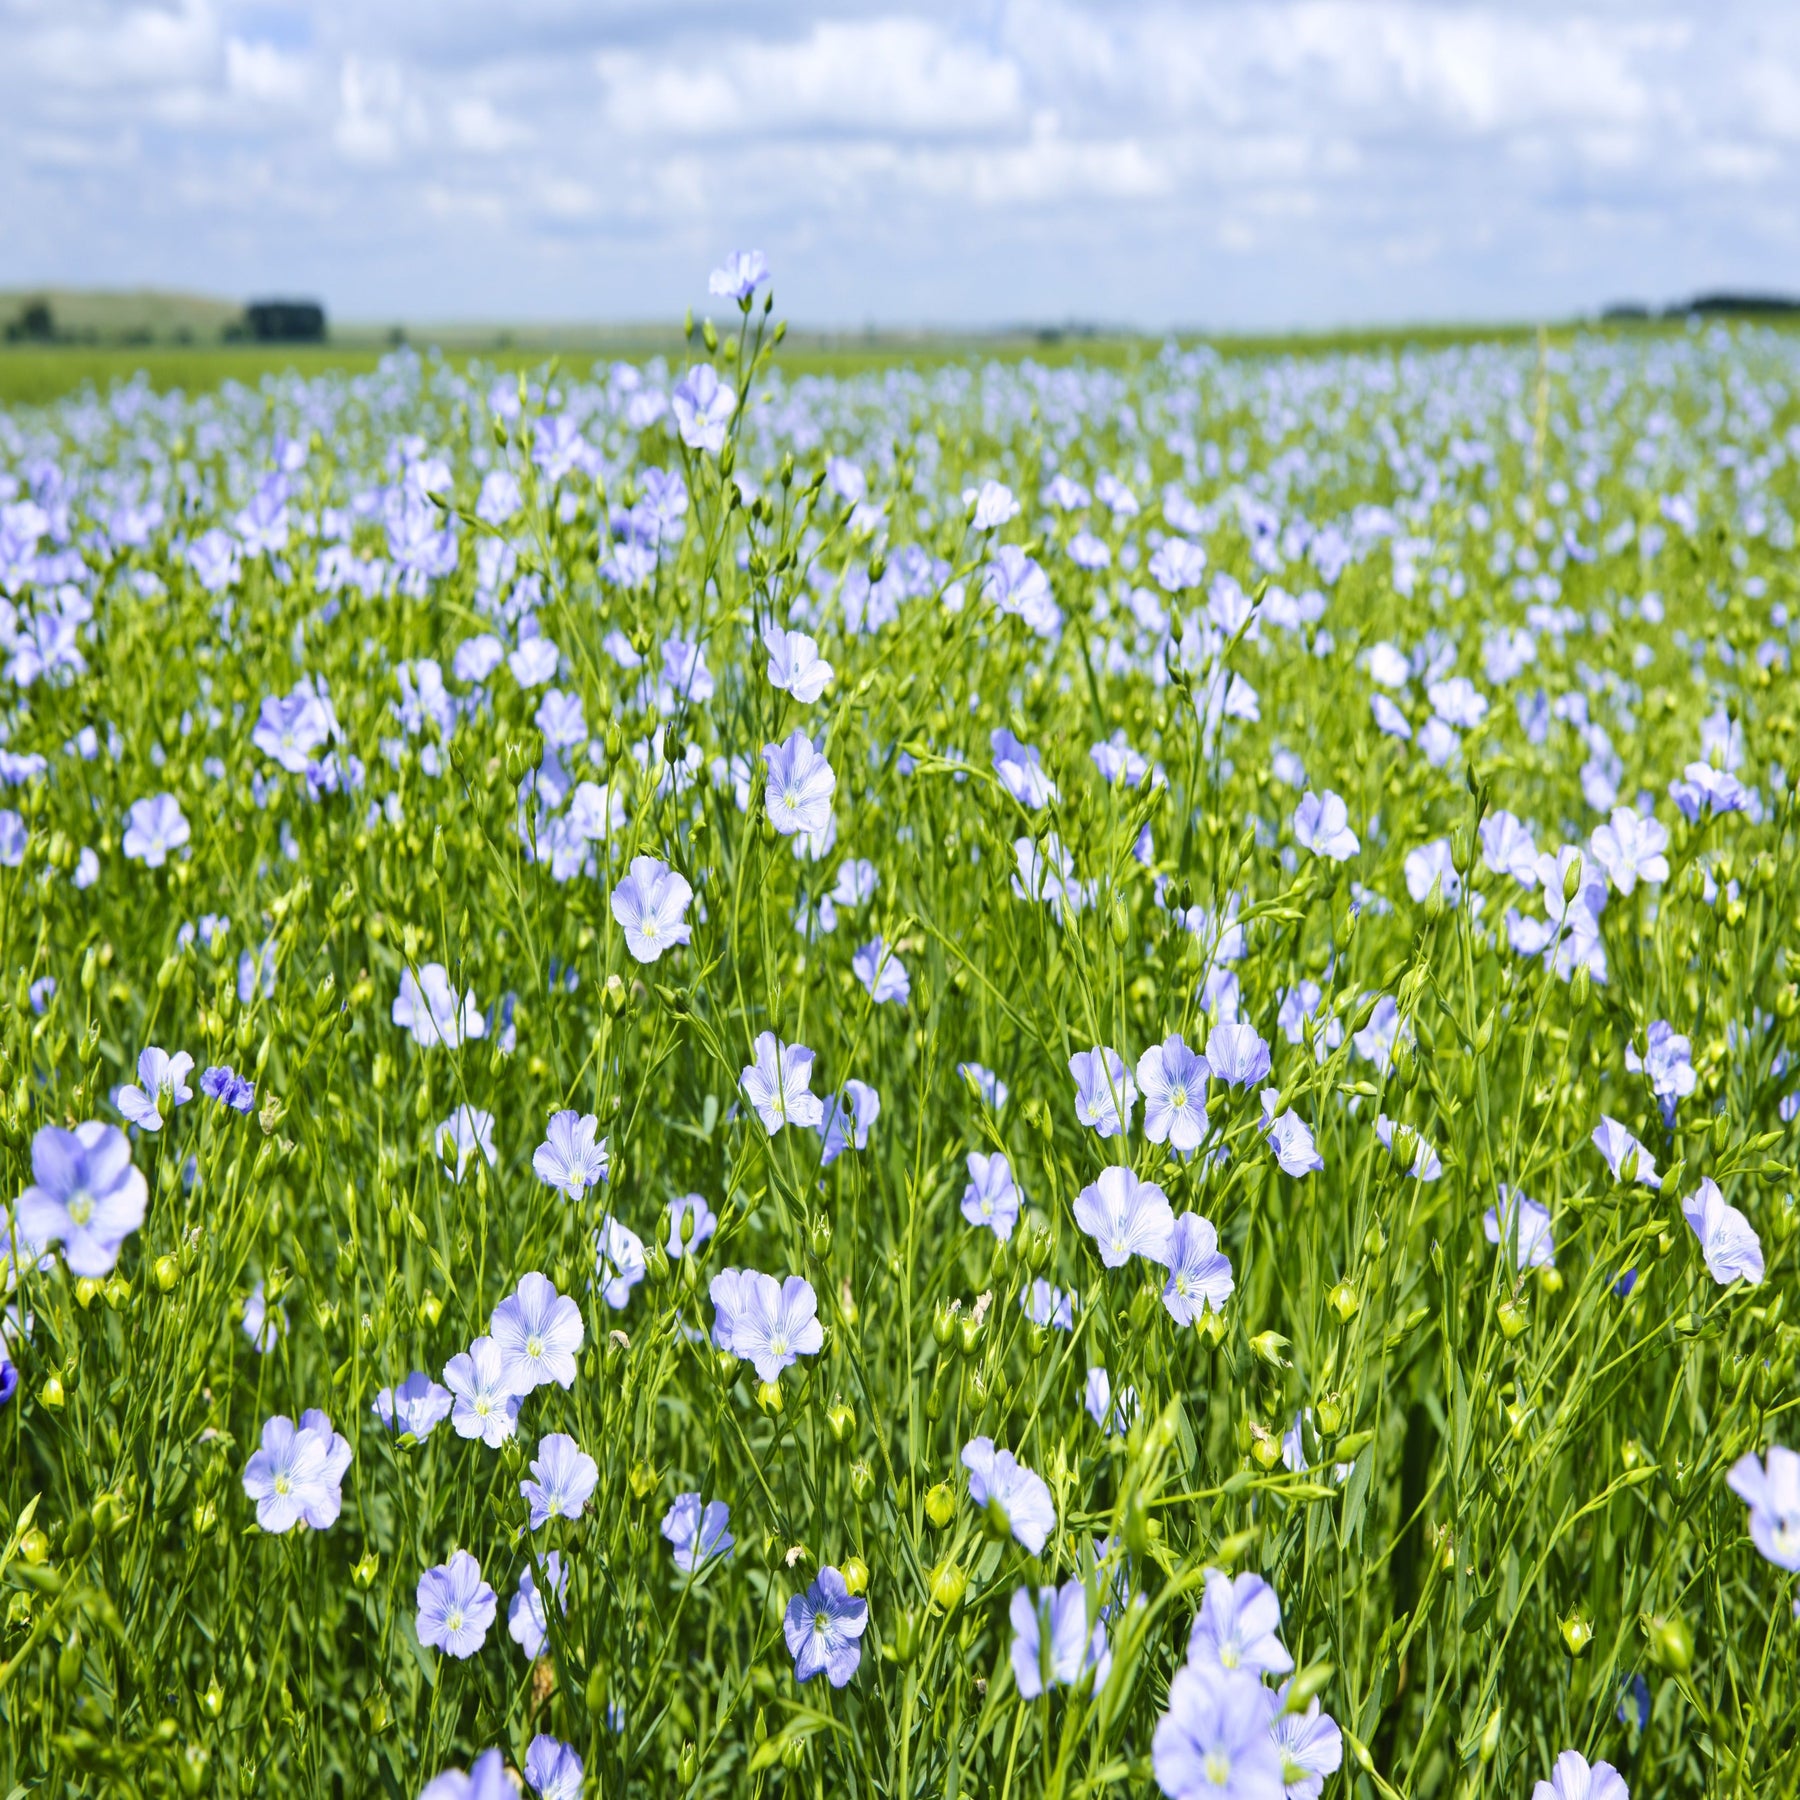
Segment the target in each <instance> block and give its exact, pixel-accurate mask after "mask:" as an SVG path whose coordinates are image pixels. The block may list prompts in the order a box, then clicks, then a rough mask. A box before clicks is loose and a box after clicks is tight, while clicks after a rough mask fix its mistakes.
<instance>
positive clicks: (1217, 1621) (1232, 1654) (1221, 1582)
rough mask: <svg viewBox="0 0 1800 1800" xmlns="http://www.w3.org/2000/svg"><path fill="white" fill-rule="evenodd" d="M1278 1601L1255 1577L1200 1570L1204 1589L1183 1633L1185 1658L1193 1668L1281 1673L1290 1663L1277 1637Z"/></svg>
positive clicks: (1260, 1578)
mask: <svg viewBox="0 0 1800 1800" xmlns="http://www.w3.org/2000/svg"><path fill="white" fill-rule="evenodd" d="M1280 1630H1281V1602H1280V1601H1279V1600H1278V1599H1276V1597H1275V1590H1274V1589H1273V1588H1272V1587H1270V1586H1269V1584H1268V1583H1267V1582H1266V1581H1264V1580H1263V1578H1262V1577H1261V1576H1260V1575H1253V1574H1249V1573H1245V1574H1242V1575H1238V1576H1235V1577H1234V1576H1231V1575H1227V1574H1226V1573H1225V1572H1224V1571H1223V1570H1222V1569H1208V1570H1207V1571H1206V1593H1205V1597H1204V1598H1203V1599H1202V1600H1201V1602H1200V1611H1199V1613H1198V1614H1197V1615H1196V1616H1195V1619H1194V1628H1193V1630H1192V1631H1191V1632H1190V1633H1189V1634H1188V1661H1189V1663H1190V1664H1192V1665H1193V1666H1194V1667H1195V1668H1199V1669H1210V1670H1216V1671H1218V1672H1220V1673H1222V1674H1232V1673H1236V1672H1237V1671H1240V1670H1245V1669H1247V1670H1250V1671H1251V1672H1253V1673H1254V1674H1257V1675H1285V1674H1286V1673H1287V1672H1288V1671H1289V1670H1290V1669H1291V1668H1293V1666H1294V1659H1293V1658H1292V1657H1291V1656H1290V1655H1289V1654H1288V1653H1287V1649H1286V1647H1285V1646H1284V1645H1283V1644H1282V1642H1281V1639H1280V1637H1279V1636H1278V1635H1277V1633H1279V1631H1280Z"/></svg>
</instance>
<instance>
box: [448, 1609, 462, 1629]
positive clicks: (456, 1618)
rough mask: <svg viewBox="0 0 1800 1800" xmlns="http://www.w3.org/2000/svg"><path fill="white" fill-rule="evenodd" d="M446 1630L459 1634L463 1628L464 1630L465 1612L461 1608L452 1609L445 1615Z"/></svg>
mask: <svg viewBox="0 0 1800 1800" xmlns="http://www.w3.org/2000/svg"><path fill="white" fill-rule="evenodd" d="M444 1628H445V1629H446V1630H447V1631H450V1632H452V1633H455V1632H459V1631H461V1630H462V1628H463V1610H462V1608H461V1607H460V1606H453V1607H451V1609H450V1610H449V1611H448V1612H447V1613H446V1614H445V1615H444Z"/></svg>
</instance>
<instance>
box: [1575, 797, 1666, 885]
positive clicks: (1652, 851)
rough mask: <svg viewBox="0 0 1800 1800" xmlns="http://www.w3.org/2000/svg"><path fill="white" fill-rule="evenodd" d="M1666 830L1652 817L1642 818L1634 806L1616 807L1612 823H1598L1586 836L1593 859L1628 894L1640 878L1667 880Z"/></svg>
mask: <svg viewBox="0 0 1800 1800" xmlns="http://www.w3.org/2000/svg"><path fill="white" fill-rule="evenodd" d="M1668 847H1669V833H1668V831H1667V829H1666V828H1665V827H1664V826H1663V825H1662V824H1661V822H1660V821H1659V820H1657V819H1655V818H1645V817H1644V815H1643V814H1642V813H1640V812H1638V811H1637V809H1636V808H1635V807H1630V806H1615V807H1614V808H1613V814H1612V822H1611V823H1610V824H1607V825H1601V826H1598V827H1597V828H1596V829H1595V830H1594V832H1593V833H1592V835H1591V836H1590V837H1589V838H1588V848H1589V849H1590V850H1591V851H1592V852H1593V854H1594V860H1595V862H1597V863H1598V864H1599V865H1600V866H1601V868H1603V869H1604V870H1605V871H1606V873H1607V876H1608V878H1609V879H1610V880H1611V882H1612V884H1613V886H1614V887H1616V888H1617V889H1618V890H1619V892H1620V893H1621V894H1629V893H1630V892H1631V890H1632V889H1633V888H1635V887H1636V886H1637V884H1638V883H1639V882H1640V881H1667V880H1668V879H1669V859H1668V858H1667V857H1666V856H1664V855H1663V852H1664V851H1665V850H1667V849H1668Z"/></svg>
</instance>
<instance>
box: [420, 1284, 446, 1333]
mask: <svg viewBox="0 0 1800 1800" xmlns="http://www.w3.org/2000/svg"><path fill="white" fill-rule="evenodd" d="M443 1316H444V1303H443V1301H441V1300H440V1299H439V1298H438V1297H437V1295H436V1294H434V1293H433V1292H432V1291H431V1289H430V1288H427V1289H426V1290H425V1292H424V1293H423V1294H421V1295H420V1296H419V1323H420V1324H421V1325H435V1324H436V1323H437V1322H438V1320H439V1319H441V1318H442V1317H443Z"/></svg>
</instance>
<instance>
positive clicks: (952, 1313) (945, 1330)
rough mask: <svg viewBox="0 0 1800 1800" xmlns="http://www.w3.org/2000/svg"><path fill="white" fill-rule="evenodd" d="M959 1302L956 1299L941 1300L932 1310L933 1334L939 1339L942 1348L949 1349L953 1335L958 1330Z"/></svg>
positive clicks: (939, 1345)
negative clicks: (957, 1314)
mask: <svg viewBox="0 0 1800 1800" xmlns="http://www.w3.org/2000/svg"><path fill="white" fill-rule="evenodd" d="M956 1313H957V1303H956V1302H955V1301H954V1300H940V1301H939V1302H938V1303H937V1306H936V1307H935V1308H934V1310H933V1311H932V1315H931V1335H932V1336H933V1337H934V1338H936V1339H937V1343H938V1348H939V1349H940V1350H944V1349H947V1348H948V1347H949V1344H950V1339H951V1336H952V1335H953V1334H954V1332H955V1330H956Z"/></svg>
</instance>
